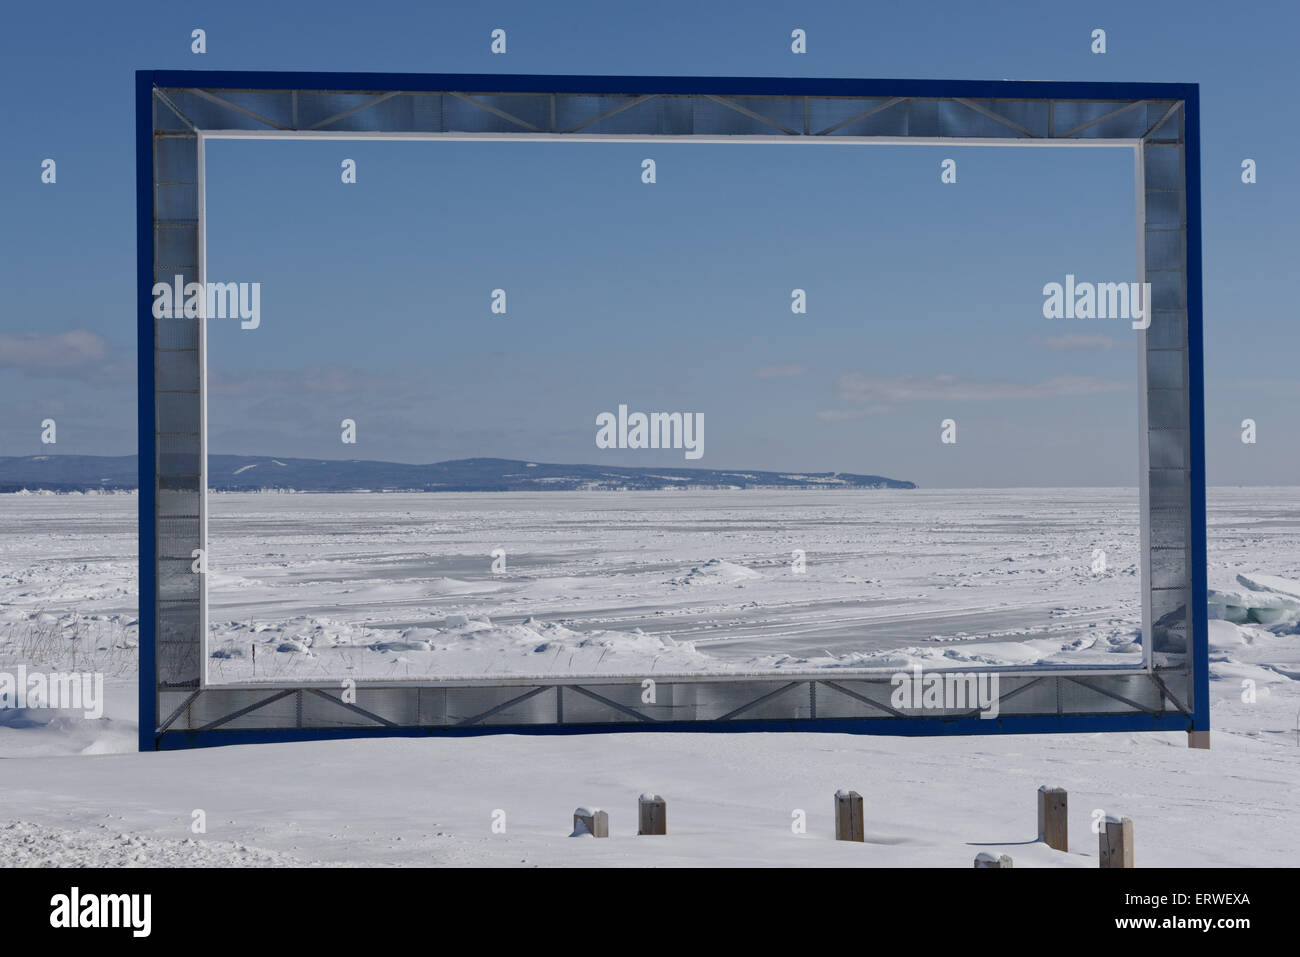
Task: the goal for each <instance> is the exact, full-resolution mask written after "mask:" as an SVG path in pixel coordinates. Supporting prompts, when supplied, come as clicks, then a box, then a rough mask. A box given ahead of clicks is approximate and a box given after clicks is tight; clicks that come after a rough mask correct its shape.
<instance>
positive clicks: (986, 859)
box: [975, 851, 1011, 868]
mask: <svg viewBox="0 0 1300 957" xmlns="http://www.w3.org/2000/svg"><path fill="white" fill-rule="evenodd" d="M975 867H976V868H981V867H1011V857H1010V855H1008V854H1001V855H998V856H996V857H995V856H994V855H992V854H990V853H989V852H988V851H980V852H979V853H978V854H976V855H975Z"/></svg>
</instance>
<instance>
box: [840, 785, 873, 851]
mask: <svg viewBox="0 0 1300 957" xmlns="http://www.w3.org/2000/svg"><path fill="white" fill-rule="evenodd" d="M835 840H837V841H865V840H866V837H865V835H864V833H863V830H862V795H861V794H859V793H858V792H857V791H836V792H835Z"/></svg>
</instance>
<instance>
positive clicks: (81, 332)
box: [0, 329, 130, 379]
mask: <svg viewBox="0 0 1300 957" xmlns="http://www.w3.org/2000/svg"><path fill="white" fill-rule="evenodd" d="M0 368H11V369H19V370H21V371H23V372H25V373H26V374H27V375H30V376H40V377H43V378H60V377H69V378H78V379H87V378H90V379H118V378H124V377H126V376H127V375H129V373H130V367H129V366H128V365H125V364H123V363H122V362H120V361H119V359H118V348H117V346H115V345H113V343H111V342H109V341H108V340H107V339H105V338H104V337H103V336H101V335H100V334H99V333H97V332H91V331H90V330H89V329H72V330H69V331H68V332H56V333H53V334H51V335H41V334H40V333H36V332H30V333H27V334H26V335H21V336H15V335H9V334H6V333H0Z"/></svg>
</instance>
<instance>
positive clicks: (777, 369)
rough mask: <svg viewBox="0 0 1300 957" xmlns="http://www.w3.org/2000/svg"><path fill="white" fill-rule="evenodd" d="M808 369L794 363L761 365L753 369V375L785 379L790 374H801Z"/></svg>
mask: <svg viewBox="0 0 1300 957" xmlns="http://www.w3.org/2000/svg"><path fill="white" fill-rule="evenodd" d="M807 371H808V367H807V366H804V365H800V364H799V363H794V364H793V365H788V366H763V368H761V369H758V370H757V371H755V373H754V375H756V376H758V377H759V378H760V379H785V378H788V377H790V376H796V375H803V374H804V373H805V372H807Z"/></svg>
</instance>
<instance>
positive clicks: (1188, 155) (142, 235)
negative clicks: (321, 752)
mask: <svg viewBox="0 0 1300 957" xmlns="http://www.w3.org/2000/svg"><path fill="white" fill-rule="evenodd" d="M154 87H160V88H184V87H194V88H207V89H213V88H222V89H238V90H249V91H258V90H285V89H298V90H313V91H314V90H323V91H329V90H350V91H366V92H375V93H381V92H386V91H390V90H401V91H404V92H411V93H419V92H436V91H440V90H464V91H469V92H474V91H480V90H489V91H492V92H497V93H557V94H563V93H573V94H581V93H589V94H633V95H645V94H668V95H673V94H677V95H716V96H746V95H748V96H765V95H767V96H810V97H834V96H858V97H873V96H876V97H878V96H904V97H922V98H967V99H986V98H988V99H1018V98H1022V99H1057V100H1118V101H1125V100H1130V101H1131V100H1143V99H1171V100H1181V101H1183V103H1184V116H1185V120H1184V123H1185V126H1184V162H1185V184H1186V218H1187V220H1186V236H1187V270H1186V277H1187V287H1188V289H1187V297H1188V298H1187V363H1188V370H1187V372H1188V392H1189V402H1190V406H1189V411H1190V417H1189V436H1190V461H1189V481H1190V483H1191V514H1190V515H1189V516H1188V520H1189V524H1190V527H1191V535H1192V543H1191V546H1192V547H1191V552H1192V559H1193V567H1192V569H1191V570H1190V574H1191V602H1192V607H1191V623H1190V624H1191V639H1192V648H1193V656H1194V660H1193V676H1192V682H1193V698H1194V706H1193V709H1192V713H1191V715H1190V721H1189V716H1188V715H1186V714H1178V713H1167V714H1160V715H1152V714H1143V713H1128V714H1113V715H1103V714H1089V715H1069V716H1066V715H1058V716H1050V715H1048V716H1007V717H1001V718H997V719H992V720H986V719H981V718H969V717H962V718H891V719H887V720H884V719H882V720H859V719H854V720H845V719H816V718H813V719H806V720H798V721H791V720H744V721H728V722H725V723H709V722H654V723H620V724H591V725H587V724H582V725H578V724H575V725H492V726H488V727H483V726H477V727H468V728H445V729H443V728H417V727H399V728H378V729H373V730H372V729H367V728H347V729H338V730H331V729H304V730H270V729H268V730H252V731H249V730H244V731H239V730H232V731H220V730H213V731H184V730H182V731H168V732H164V733H162V734H158V733H156V732H155V730H154V729H155V728H156V727H157V725H158V720H159V715H158V714H157V695H156V693H155V692H156V689H155V687H154V686H153V676H154V675H155V663H156V648H155V641H156V638H157V620H156V615H155V598H156V595H157V588H158V580H157V575H156V569H155V566H154V553H155V545H156V536H157V529H156V525H155V521H156V517H155V487H156V483H157V457H156V452H157V449H156V442H155V433H154V428H155V393H154V384H155V383H154V379H155V369H154V340H153V337H154V329H153V316H152V286H153V274H152V270H153V242H154V236H153V206H152V203H153V174H154V171H153V142H152V137H153V112H152V111H153V89H154ZM135 94H136V256H137V263H136V278H137V284H138V290H137V310H138V314H137V347H138V364H137V369H138V372H137V375H138V383H137V385H138V389H137V394H138V402H139V410H138V411H139V418H138V427H139V464H140V482H139V485H140V493H139V520H140V556H139V562H140V564H139V573H140V579H139V596H140V611H139V622H140V642H139V652H140V682H139V747H140V750H141V751H152V750H164V749H173V748H187V747H201V746H208V745H219V744H251V743H270V742H287V741H309V740H333V739H337V738H356V737H375V736H385V737H392V736H402V737H421V736H451V737H464V736H477V735H482V734H588V733H609V732H646V731H650V732H657V731H671V732H683V731H692V732H727V733H730V732H754V731H796V732H797V731H803V732H837V733H869V734H900V735H948V734H1026V733H1053V732H1055V733H1069V732H1078V733H1087V732H1097V731H1158V730H1167V731H1168V730H1197V731H1204V730H1208V729H1209V717H1210V709H1209V664H1208V650H1209V649H1208V616H1207V607H1206V594H1207V593H1206V532H1205V409H1204V369H1203V365H1204V358H1203V331H1202V324H1203V311H1202V309H1203V303H1202V296H1201V281H1202V273H1201V196H1200V173H1201V163H1200V105H1199V104H1200V98H1199V87H1198V86H1197V85H1196V84H1192V83H1093V82H1084V83H1073V82H1036V81H996V80H884V79H850V78H827V79H815V78H785V77H753V78H745V77H680V76H678V77H668V76H572V75H565V76H543V75H536V74H519V75H512V74H497V75H483V74H403V73H312V72H309V73H300V72H262V71H259V72H242V71H233V72H232V71H211V72H209V71H193V70H179V71H178V70H159V71H149V70H143V71H138V72H137V73H136V84H135ZM146 676H148V678H149V680H146ZM1189 724H1190V727H1189Z"/></svg>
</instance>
